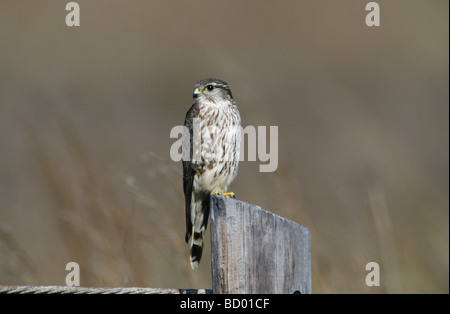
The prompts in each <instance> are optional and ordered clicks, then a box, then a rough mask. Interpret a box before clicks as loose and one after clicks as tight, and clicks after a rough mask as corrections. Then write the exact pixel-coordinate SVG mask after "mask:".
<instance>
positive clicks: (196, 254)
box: [190, 230, 203, 269]
mask: <svg viewBox="0 0 450 314" xmlns="http://www.w3.org/2000/svg"><path fill="white" fill-rule="evenodd" d="M192 233H193V236H192V241H191V258H190V259H191V267H192V269H197V267H198V263H200V260H201V258H202V252H203V230H202V231H200V232H197V231H196V230H193V232H192Z"/></svg>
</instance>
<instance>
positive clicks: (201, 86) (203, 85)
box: [194, 78, 233, 104]
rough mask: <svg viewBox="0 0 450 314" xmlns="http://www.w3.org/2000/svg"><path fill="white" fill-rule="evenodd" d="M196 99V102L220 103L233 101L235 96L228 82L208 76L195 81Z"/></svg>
mask: <svg viewBox="0 0 450 314" xmlns="http://www.w3.org/2000/svg"><path fill="white" fill-rule="evenodd" d="M194 100H195V102H196V103H212V104H219V103H223V102H225V101H226V102H233V96H232V95H231V91H230V88H229V87H228V84H227V83H226V82H224V81H221V80H219V79H215V78H208V79H204V80H201V81H198V82H197V83H195V89H194Z"/></svg>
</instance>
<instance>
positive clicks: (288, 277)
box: [210, 196, 311, 294]
mask: <svg viewBox="0 0 450 314" xmlns="http://www.w3.org/2000/svg"><path fill="white" fill-rule="evenodd" d="M210 214H211V260H212V281H213V292H214V293H302V294H309V293H311V235H310V232H309V230H308V228H306V227H303V226H301V225H299V224H297V223H295V222H293V221H291V220H288V219H286V218H283V217H280V216H278V215H275V214H273V213H271V212H268V211H266V210H264V209H262V208H261V207H259V206H256V205H253V204H249V203H245V202H242V201H239V200H236V199H232V198H228V197H223V196H211V206H210Z"/></svg>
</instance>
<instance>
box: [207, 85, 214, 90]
mask: <svg viewBox="0 0 450 314" xmlns="http://www.w3.org/2000/svg"><path fill="white" fill-rule="evenodd" d="M206 89H207V90H213V89H214V86H212V85H207V86H206Z"/></svg>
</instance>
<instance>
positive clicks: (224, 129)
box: [183, 78, 241, 269]
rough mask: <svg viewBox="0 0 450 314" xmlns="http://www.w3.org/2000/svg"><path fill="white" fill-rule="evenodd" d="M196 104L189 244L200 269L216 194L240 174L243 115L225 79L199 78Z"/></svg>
mask: <svg viewBox="0 0 450 314" xmlns="http://www.w3.org/2000/svg"><path fill="white" fill-rule="evenodd" d="M194 100H195V103H194V104H193V105H192V107H191V108H190V109H189V111H188V112H187V113H186V118H185V122H184V125H185V132H186V133H188V134H184V135H183V154H184V153H185V152H184V150H185V149H187V150H188V151H189V156H188V158H183V190H184V197H185V205H186V237H185V240H186V243H188V242H189V239H190V238H191V236H192V239H191V244H190V246H191V250H190V255H191V257H190V262H191V267H192V269H196V268H197V267H198V264H199V262H200V259H201V257H202V251H203V232H204V231H205V229H206V226H207V224H208V218H209V197H210V195H211V194H223V195H225V196H233V195H234V194H233V193H227V192H228V189H229V188H230V185H231V183H232V182H233V180H234V178H235V177H236V175H237V172H238V162H239V153H240V142H241V117H240V114H239V110H238V108H237V106H236V104H235V102H234V100H233V96H232V95H231V91H230V88H229V87H228V84H227V83H225V82H224V81H221V80H219V79H215V78H208V79H204V80H201V81H198V82H197V83H196V84H195V89H194Z"/></svg>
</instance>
